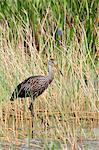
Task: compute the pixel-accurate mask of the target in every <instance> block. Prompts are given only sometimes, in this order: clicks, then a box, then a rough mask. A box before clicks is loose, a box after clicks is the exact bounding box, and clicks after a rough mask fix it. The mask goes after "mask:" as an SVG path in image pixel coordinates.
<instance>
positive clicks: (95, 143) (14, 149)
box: [0, 128, 99, 150]
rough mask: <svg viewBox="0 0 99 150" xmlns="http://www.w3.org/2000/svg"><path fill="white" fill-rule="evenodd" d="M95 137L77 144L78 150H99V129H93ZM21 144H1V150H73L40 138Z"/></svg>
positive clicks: (25, 140)
mask: <svg viewBox="0 0 99 150" xmlns="http://www.w3.org/2000/svg"><path fill="white" fill-rule="evenodd" d="M83 130H84V132H85V133H86V134H88V129H83ZM92 130H93V132H94V135H95V137H96V139H83V140H81V141H78V142H77V143H76V149H77V150H99V128H93V129H92ZM19 142H20V144H18V145H17V144H16V143H15V142H14V140H13V141H11V142H5V141H2V140H1V142H0V150H8V149H11V150H43V149H45V150H49V149H51V150H52V149H53V150H61V149H62V150H71V145H70V144H69V143H68V142H67V144H66V145H65V144H62V143H61V142H59V141H57V140H51V139H48V140H47V141H46V142H45V141H44V140H43V139H40V138H33V139H31V140H30V139H23V140H19Z"/></svg>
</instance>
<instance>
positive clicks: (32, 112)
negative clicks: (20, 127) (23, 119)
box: [29, 102, 34, 138]
mask: <svg viewBox="0 0 99 150" xmlns="http://www.w3.org/2000/svg"><path fill="white" fill-rule="evenodd" d="M29 110H30V111H31V115H32V138H33V137H34V132H33V131H34V108H33V103H32V102H31V104H30V106H29Z"/></svg>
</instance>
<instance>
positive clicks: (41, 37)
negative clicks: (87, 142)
mask: <svg viewBox="0 0 99 150" xmlns="http://www.w3.org/2000/svg"><path fill="white" fill-rule="evenodd" d="M76 2H78V1H75V2H74V1H73V2H71V3H70V2H69V1H57V2H54V1H52V0H50V1H46V2H43V1H35V2H34V3H33V2H32V1H24V2H23V1H15V4H13V2H10V1H9V0H8V1H7V2H6V1H2V4H0V19H1V21H0V105H1V106H0V108H1V109H0V135H1V137H2V138H3V137H4V138H5V139H6V140H7V141H12V140H13V138H14V139H15V140H16V141H17V142H18V139H24V138H25V137H28V138H29V139H30V137H31V130H32V118H31V115H30V112H29V110H28V105H29V101H30V99H29V98H28V99H26V100H24V99H23V100H22V101H20V100H16V101H15V102H14V103H13V105H11V104H10V100H9V99H10V96H11V93H12V91H13V90H14V88H15V87H16V85H18V84H19V83H20V82H21V81H23V80H24V79H26V78H27V77H29V76H31V75H40V74H42V75H45V74H47V64H46V63H47V60H48V59H50V57H51V58H54V59H56V61H57V62H58V66H59V68H60V69H61V70H62V72H63V75H64V76H63V77H61V75H60V74H59V73H58V72H57V70H55V79H54V81H53V83H52V84H51V86H50V87H49V88H48V89H47V90H46V92H45V93H43V94H42V95H41V96H40V97H38V98H37V99H36V101H35V119H34V137H38V138H42V137H43V138H44V139H45V141H46V140H47V139H49V138H51V139H55V140H60V141H62V142H63V143H65V144H66V140H67V141H68V142H69V143H70V145H71V147H72V148H75V145H76V144H77V141H78V140H79V139H81V138H82V139H83V138H87V137H90V138H95V135H94V133H92V132H91V129H92V128H93V127H98V125H99V100H98V90H99V81H98V73H99V70H98V59H97V58H98V42H97V41H98V38H97V33H98V27H97V1H94V2H89V1H84V3H83V2H81V3H79V2H78V3H76ZM4 3H5V4H4ZM5 10H6V11H5ZM58 30H61V32H60V33H62V35H58ZM96 82H97V83H96ZM95 83H96V84H95ZM12 108H13V109H12ZM83 128H90V132H89V135H86V133H85V132H84V131H83ZM78 129H80V135H79V136H78V131H77V130H78Z"/></svg>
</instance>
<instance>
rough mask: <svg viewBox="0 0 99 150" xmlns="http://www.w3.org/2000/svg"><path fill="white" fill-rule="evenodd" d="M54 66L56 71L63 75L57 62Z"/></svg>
mask: <svg viewBox="0 0 99 150" xmlns="http://www.w3.org/2000/svg"><path fill="white" fill-rule="evenodd" d="M55 68H56V69H57V70H58V72H59V73H60V74H61V75H62V76H63V73H62V71H61V70H60V69H59V67H58V64H57V63H55Z"/></svg>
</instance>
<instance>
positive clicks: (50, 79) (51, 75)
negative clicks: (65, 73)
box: [48, 66, 54, 81]
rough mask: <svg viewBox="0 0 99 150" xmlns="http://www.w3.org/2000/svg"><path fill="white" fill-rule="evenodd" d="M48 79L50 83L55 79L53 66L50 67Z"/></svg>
mask: <svg viewBox="0 0 99 150" xmlns="http://www.w3.org/2000/svg"><path fill="white" fill-rule="evenodd" d="M48 79H49V81H52V80H53V79H54V72H53V69H52V66H49V67H48Z"/></svg>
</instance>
